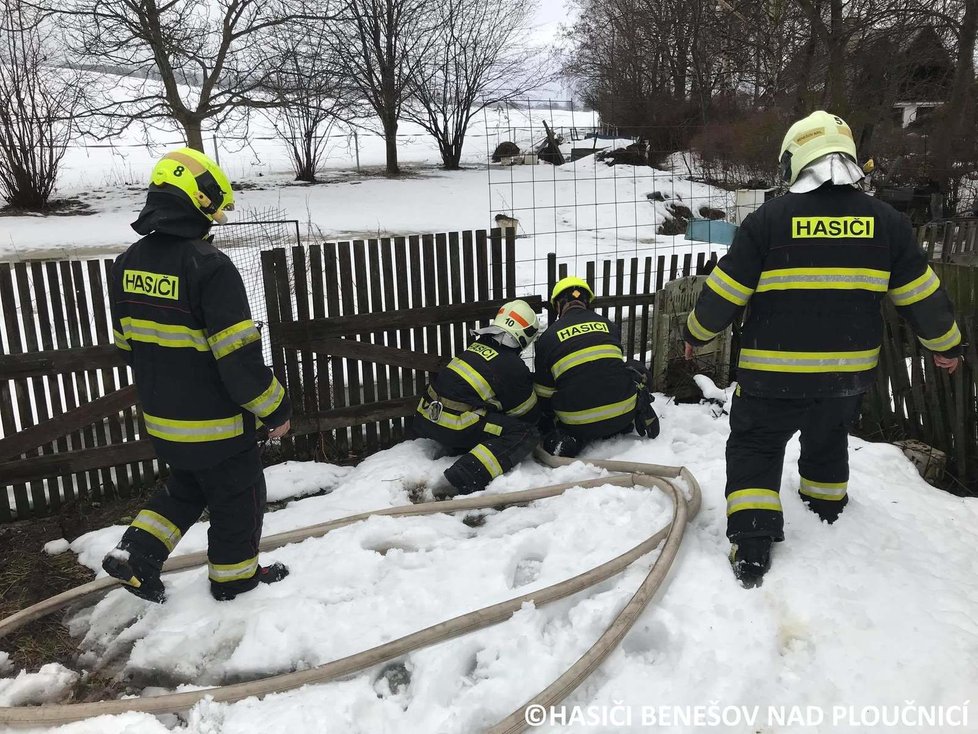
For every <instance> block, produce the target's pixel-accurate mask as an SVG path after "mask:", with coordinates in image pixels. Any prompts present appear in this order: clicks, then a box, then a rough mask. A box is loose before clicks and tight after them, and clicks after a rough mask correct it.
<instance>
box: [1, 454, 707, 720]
mask: <svg viewBox="0 0 978 734" xmlns="http://www.w3.org/2000/svg"><path fill="white" fill-rule="evenodd" d="M536 457H537V459H538V460H540V461H542V462H543V463H545V464H547V465H548V466H552V467H557V466H564V465H567V464H571V463H574V461H576V460H572V459H562V458H556V457H553V456H550V455H549V454H546V453H544V452H542V451H540V450H537V453H536ZM585 462H586V463H587V464H590V465H592V466H595V467H598V468H602V469H606V470H608V471H611V472H618V473H617V474H613V475H611V476H607V477H600V478H597V479H589V480H584V481H577V482H567V483H564V484H556V485H553V486H549V487H540V488H536V489H527V490H523V491H519V492H508V493H506V494H496V495H484V496H479V497H460V498H456V499H452V500H446V501H442V502H426V503H423V504H417V505H406V506H401V507H390V508H385V509H382V510H377V511H373V512H364V513H360V514H357V515H350V516H349V517H344V518H340V519H338V520H331V521H330V522H326V523H321V524H319V525H313V526H311V527H307V528H302V529H299V530H293V531H290V532H286V533H279V534H277V535H271V536H268V537H266V538H264V539H263V540H262V542H261V550H262V551H269V550H274V549H275V548H280V547H282V546H284V545H289V544H291V543H297V542H300V541H302V540H305V539H307V538H316V537H320V536H323V535H325V534H326V533H328V532H330V531H332V530H336V529H337V528H341V527H345V526H347V525H351V524H353V523H356V522H360V521H361V520H366V519H367V518H370V517H374V516H384V515H386V516H393V517H418V516H423V515H432V514H438V513H444V512H460V511H465V510H479V509H490V508H493V509H495V508H500V507H506V506H509V505H517V504H523V503H527V502H532V501H534V500H540V499H546V498H548V497H556V496H557V495H560V494H562V493H563V492H565V491H566V490H568V489H571V488H573V487H584V488H587V487H599V486H606V485H609V484H611V485H615V486H621V487H632V486H638V487H648V488H655V489H660V490H662V491H663V492H665V493H666V494H667V495H669V497H670V498H671V499H672V501H673V517H672V522H671V523H670V524H669V525H667V526H666V527H664V528H662V529H661V530H659V531H658V532H656V533H654V534H653V535H651V536H649V537H648V538H647V539H646V540H644V541H642V542H641V543H639V544H638V545H636V546H635V547H634V548H631V549H630V550H628V551H626V552H625V553H622V554H621V555H619V556H618V557H616V558H613V559H611V560H610V561H607V562H606V563H603V564H601V565H599V566H596V567H594V568H592V569H590V570H589V571H586V572H584V573H582V574H579V575H577V576H574V577H573V578H569V579H566V580H564V581H561V582H559V583H557V584H553V585H551V586H547V587H545V588H542V589H538V590H536V591H533V592H530V593H527V594H524V595H522V596H518V597H516V598H514V599H509V600H507V601H504V602H500V603H499V604H494V605H491V606H488V607H484V608H482V609H477V610H476V611H474V612H469V613H467V614H463V615H461V616H458V617H455V618H453V619H449V620H447V621H445V622H440V623H439V624H436V625H433V626H431V627H428V628H426V629H423V630H419V631H417V632H413V633H411V634H409V635H406V636H404V637H401V638H399V639H396V640H392V641H390V642H386V643H384V644H382V645H378V646H376V647H373V648H371V649H369V650H365V651H363V652H359V653H356V654H355V655H349V656H347V657H345V658H340V659H339V660H333V661H331V662H328V663H324V664H322V665H318V666H316V667H314V668H310V669H308V670H300V671H296V672H293V673H283V674H279V675H273V676H269V677H267V678H261V679H258V680H253V681H247V682H243V683H234V684H231V685H226V686H220V687H215V688H207V689H203V690H197V691H187V692H184V693H170V694H166V695H163V696H152V697H138V698H126V699H118V700H111V701H99V702H92V703H74V704H64V705H46V706H16V707H0V725H6V726H21V727H24V726H35V727H36V726H57V725H60V724H66V723H69V722H73V721H79V720H82V719H87V718H91V717H95V716H106V715H112V714H123V713H128V712H143V713H147V714H165V713H176V712H181V711H187V710H189V709H190V708H192V707H193V706H194V705H195V704H197V703H198V702H200V701H201V700H203V699H205V698H209V699H211V700H213V701H215V702H224V703H232V702H235V701H240V700H242V699H245V698H249V697H251V696H257V697H264V696H267V695H270V694H273V693H282V692H285V691H289V690H292V689H295V688H299V687H300V686H304V685H311V684H318V683H325V682H327V681H333V680H338V679H341V678H349V677H351V676H352V675H354V674H356V673H358V672H360V671H362V670H364V669H366V668H370V667H373V666H376V665H379V664H381V663H385V662H388V661H390V660H394V659H396V658H399V657H402V656H404V655H406V654H408V653H410V652H412V651H413V650H418V649H420V648H423V647H427V646H429V645H433V644H436V643H439V642H443V641H445V640H449V639H452V638H454V637H458V636H460V635H463V634H466V633H468V632H473V631H475V630H479V629H482V628H484V627H489V626H491V625H494V624H498V623H499V622H503V621H505V620H507V619H508V618H509V617H511V616H512V615H513V613H515V612H516V611H518V610H519V609H520V608H521V607H522V605H523V604H524V603H525V602H533V603H534V604H535V605H536V606H542V605H544V604H547V603H549V602H552V601H556V600H558V599H563V598H565V597H568V596H570V595H572V594H576V593H578V592H580V591H583V590H584V589H587V588H588V587H591V586H594V585H595V584H598V583H601V582H602V581H605V580H606V579H608V578H610V577H612V576H614V575H615V574H618V573H620V572H621V571H623V570H624V569H625V568H626V567H627V566H628V565H630V564H631V563H633V562H634V561H635V560H637V559H638V558H640V557H642V556H644V555H646V554H647V553H650V552H652V551H654V550H655V549H656V548H658V547H659V545H660V544H661V543H662V542H663V540H664V541H665V544H664V545H663V547H662V551H661V553H660V554H659V557H658V558H657V559H656V561H655V563H654V564H653V566H652V568H651V569H650V570H649V573H648V575H647V576H646V578H645V580H644V581H643V582H642V584H641V585H640V586H639V588H638V590H637V591H636V592H635V593H634V594H633V595H632V597H631V599H630V600H629V601H628V603H627V604H626V605H625V607H624V608H623V609H622V610H621V612H619V614H618V615H617V617H616V618H615V619H614V620H613V621H612V623H611V625H610V626H609V627H608V628H607V630H605V632H604V633H603V634H602V635H601V636H600V637H599V638H598V640H597V641H596V642H595V643H594V644H593V645H592V646H591V648H590V649H588V651H587V652H585V653H584V655H582V656H581V657H580V659H578V660H577V662H575V663H574V664H573V665H572V666H571V667H570V668H569V669H568V670H567V671H566V672H565V673H564V674H563V675H561V676H560V677H559V678H558V679H557V680H556V681H554V682H553V683H552V684H551V685H550V686H549V687H548V688H547V689H546V690H544V691H541V692H540V693H539V694H537V695H536V696H534V697H533V698H532V699H530V700H529V701H527V702H525V703H524V704H523V705H521V706H520V707H519V708H518V709H516V710H515V711H514V712H513V713H512V714H510V715H509V716H507V717H506V718H505V719H503V720H502V721H500V722H499V723H498V724H496V725H495V726H493V727H491V728H490V729H489V730H488V732H487V734H515V733H516V732H522V731H524V730H525V729H526V728H527V724H526V722H525V720H524V716H525V711H526V708H527V707H528V706H531V705H542V706H548V707H549V706H556V705H557V704H558V703H560V702H561V701H562V700H563V699H564V698H566V697H567V696H568V695H569V694H570V693H571V692H572V691H573V690H574V689H575V688H577V686H579V685H580V684H581V683H582V682H583V681H584V680H585V679H586V678H587V676H588V675H590V674H591V673H592V672H594V670H595V669H596V668H597V667H598V666H599V665H600V664H601V662H602V661H603V660H604V659H605V658H606V657H607V656H608V655H609V654H610V653H611V651H612V650H614V648H615V647H616V646H617V645H618V643H619V642H620V641H621V639H622V638H623V637H624V636H625V634H626V633H627V632H628V630H629V629H630V628H631V626H632V625H633V624H634V623H635V621H636V619H637V618H638V617H639V615H640V614H641V612H642V610H643V609H644V608H645V607H646V605H647V604H648V603H649V601H650V600H651V598H652V596H653V595H654V594H655V592H656V591H657V590H658V588H659V586H660V585H661V584H662V582H663V580H664V579H665V577H666V574H667V573H668V571H669V569H670V567H671V566H672V562H673V560H674V559H675V557H676V554H677V553H678V551H679V544H680V542H681V541H682V536H683V533H684V531H685V528H686V523H687V520H688V518H691V517H693V516H695V515H696V513H697V512H698V511H699V508H700V487H699V484H698V483H697V481H696V479H695V477H693V475H692V474H691V473H690V472H689V470H687V469H686V468H685V467H672V466H661V465H656V464H642V463H635V462H626V461H603V460H597V459H588V460H585ZM675 479H680V480H682V482H683V483H684V484H685V485H686V489H687V492H688V493H689V497H688V498H686V497H684V495H683V492H682V491H681V490H680V488H678V487H676V486H675V485H674V484H673V483H672V482H671V481H670V480H675ZM206 563H207V554H206V552H200V553H191V554H188V555H184V556H177V557H175V558H171V559H170V560H169V561H168V562H167V563H166V565H165V566H164V567H163V571H164V573H168V572H172V571H180V570H184V569H187V568H194V567H197V566H202V565H205V564H206ZM117 584H118V582H117V581H116V580H115V579H113V578H101V579H97V580H95V581H91V582H89V583H87V584H83V585H81V586H77V587H75V588H74V589H70V590H68V591H66V592H64V593H62V594H58V595H57V596H53V597H51V598H49V599H46V600H44V601H42V602H39V603H37V604H34V605H33V606H31V607H28V608H27V609H24V610H22V611H20V612H17V613H16V614H13V615H11V616H9V617H7V618H6V619H4V620H2V621H0V637H3V636H5V635H7V634H9V633H10V632H13V631H14V630H16V629H18V628H20V627H22V626H23V625H25V624H27V623H29V622H32V621H34V620H35V619H38V618H40V617H44V616H46V615H48V614H51V613H52V612H55V611H57V610H59V609H62V608H64V607H66V606H68V605H69V604H74V603H77V602H79V601H82V600H84V599H87V598H90V597H94V596H97V595H99V594H103V593H105V592H107V591H109V590H111V589H112V588H114V587H115V586H116V585H117Z"/></svg>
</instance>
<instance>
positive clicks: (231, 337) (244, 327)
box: [207, 319, 261, 359]
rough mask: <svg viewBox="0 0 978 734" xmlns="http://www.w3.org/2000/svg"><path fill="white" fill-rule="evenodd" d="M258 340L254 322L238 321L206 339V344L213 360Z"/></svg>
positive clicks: (248, 320)
mask: <svg viewBox="0 0 978 734" xmlns="http://www.w3.org/2000/svg"><path fill="white" fill-rule="evenodd" d="M260 340H261V333H260V332H259V331H258V329H257V328H255V322H254V321H252V320H251V319H246V320H244V321H239V322H238V323H236V324H234V325H233V326H229V327H228V328H226V329H223V330H221V331H219V332H217V333H216V334H214V335H213V336H209V337H207V343H208V344H209V345H210V348H211V351H212V352H214V358H215V359H220V358H221V357H226V356H228V355H229V354H231V352H234V351H236V350H238V349H241V347H244V346H247V345H248V344H251V343H252V342H256V341H260Z"/></svg>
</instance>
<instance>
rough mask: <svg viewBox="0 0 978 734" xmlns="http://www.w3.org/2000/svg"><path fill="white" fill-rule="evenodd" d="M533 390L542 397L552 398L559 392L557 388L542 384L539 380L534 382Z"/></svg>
mask: <svg viewBox="0 0 978 734" xmlns="http://www.w3.org/2000/svg"><path fill="white" fill-rule="evenodd" d="M533 392H535V393H536V394H537V395H539V396H540V397H541V398H552V397H553V396H554V394H555V393H556V392H557V388H555V387H547V386H546V385H541V384H540V383H539V382H534V383H533Z"/></svg>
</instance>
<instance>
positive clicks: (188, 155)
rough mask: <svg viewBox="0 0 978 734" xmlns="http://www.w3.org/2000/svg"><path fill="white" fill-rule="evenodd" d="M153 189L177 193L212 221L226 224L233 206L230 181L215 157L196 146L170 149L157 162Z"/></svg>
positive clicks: (153, 176) (152, 177)
mask: <svg viewBox="0 0 978 734" xmlns="http://www.w3.org/2000/svg"><path fill="white" fill-rule="evenodd" d="M149 190H150V191H154V190H155V191H165V192H167V193H171V194H177V195H178V196H182V197H183V198H186V199H187V200H188V201H190V203H191V204H193V206H194V207H195V208H196V209H197V210H199V211H200V213H201V214H203V215H204V216H205V217H207V218H208V219H210V220H211V221H212V222H217V223H218V224H224V222H226V221H227V215H226V214H225V212H228V211H231V210H232V209H234V192H233V191H232V190H231V183H230V182H229V181H228V177H227V176H226V175H225V174H224V171H222V170H221V168H220V166H218V165H217V164H216V163H215V162H214V161H212V160H211V159H210V158H208V157H207V156H206V155H204V154H203V153H201V152H200V151H199V150H194V149H193V148H180V149H178V150H171V151H170V152H169V153H167V154H166V155H164V156H163V157H162V158H161V159H160V160H159V162H158V163H157V164H156V166H154V168H153V173H152V176H151V178H150V184H149Z"/></svg>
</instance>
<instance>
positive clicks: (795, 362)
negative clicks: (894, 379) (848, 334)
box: [738, 347, 880, 372]
mask: <svg viewBox="0 0 978 734" xmlns="http://www.w3.org/2000/svg"><path fill="white" fill-rule="evenodd" d="M879 355H880V348H879V347H876V349H866V350H863V351H858V352H779V351H770V350H764V349H741V350H740V362H739V363H738V366H739V367H741V368H742V369H745V370H760V371H762V372H862V371H864V370H871V369H873V368H874V367H876V365H877V363H878V362H879Z"/></svg>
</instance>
